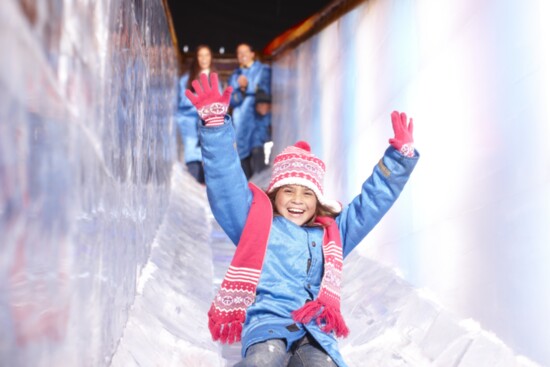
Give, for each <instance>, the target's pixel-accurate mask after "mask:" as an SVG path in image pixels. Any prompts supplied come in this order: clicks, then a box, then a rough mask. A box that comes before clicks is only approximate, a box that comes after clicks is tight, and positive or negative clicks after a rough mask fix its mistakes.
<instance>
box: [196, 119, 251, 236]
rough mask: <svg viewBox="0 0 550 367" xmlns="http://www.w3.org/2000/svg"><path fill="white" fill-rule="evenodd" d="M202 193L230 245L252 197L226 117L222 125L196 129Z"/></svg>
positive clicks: (239, 231)
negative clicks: (200, 154) (201, 163)
mask: <svg viewBox="0 0 550 367" xmlns="http://www.w3.org/2000/svg"><path fill="white" fill-rule="evenodd" d="M199 136H200V140H201V149H202V158H203V163H204V176H205V181H206V192H207V195H208V202H209V203H210V207H211V209H212V214H213V215H214V218H216V221H217V222H218V223H219V225H220V226H221V227H222V229H223V230H224V232H225V233H226V234H227V235H228V236H229V238H230V239H231V241H233V243H234V244H237V243H238V242H239V239H240V237H241V233H242V231H243V228H244V225H245V222H246V218H247V216H248V211H249V209H250V204H251V202H252V193H251V191H250V189H249V188H248V181H247V179H246V176H245V175H244V172H243V170H242V168H241V161H240V159H239V155H238V153H237V144H236V141H235V130H234V129H233V123H232V121H231V117H230V116H229V115H226V116H225V121H224V123H223V125H220V126H215V127H206V126H203V125H202V124H201V126H200V127H199Z"/></svg>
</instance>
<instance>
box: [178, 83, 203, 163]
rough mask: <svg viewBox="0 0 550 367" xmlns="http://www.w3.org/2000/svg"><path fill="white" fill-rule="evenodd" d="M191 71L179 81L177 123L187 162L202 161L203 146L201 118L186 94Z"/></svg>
mask: <svg viewBox="0 0 550 367" xmlns="http://www.w3.org/2000/svg"><path fill="white" fill-rule="evenodd" d="M188 80H189V73H185V74H183V76H182V77H181V78H180V81H179V89H178V110H177V113H176V123H177V125H178V128H179V131H180V134H181V140H182V143H183V158H184V160H185V163H189V162H195V161H199V162H200V161H202V153H201V147H200V144H199V134H198V128H199V124H200V118H199V115H198V113H197V109H196V108H195V106H193V104H192V103H191V101H190V100H189V98H187V96H186V95H185V89H186V86H187V81H188Z"/></svg>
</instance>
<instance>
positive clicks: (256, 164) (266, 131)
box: [250, 89, 271, 173]
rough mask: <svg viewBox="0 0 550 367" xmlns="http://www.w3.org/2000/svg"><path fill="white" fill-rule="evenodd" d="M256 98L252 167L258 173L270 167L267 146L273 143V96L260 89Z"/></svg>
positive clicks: (251, 156)
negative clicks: (266, 151)
mask: <svg viewBox="0 0 550 367" xmlns="http://www.w3.org/2000/svg"><path fill="white" fill-rule="evenodd" d="M255 98H256V100H255V119H256V126H255V129H254V133H253V134H252V154H251V155H250V166H251V169H252V172H254V173H258V172H261V171H263V170H264V169H266V168H267V167H268V165H267V162H266V161H267V157H266V155H265V144H266V143H267V142H270V141H271V95H270V94H268V93H266V92H265V91H264V90H263V89H258V91H257V92H256V96H255ZM258 150H261V152H258Z"/></svg>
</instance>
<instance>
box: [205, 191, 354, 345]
mask: <svg viewBox="0 0 550 367" xmlns="http://www.w3.org/2000/svg"><path fill="white" fill-rule="evenodd" d="M249 187H250V189H251V191H252V193H253V196H254V197H253V200H252V205H251V207H250V211H249V214H248V217H247V220H246V223H245V226H244V230H243V233H242V235H241V239H240V240H239V243H238V245H237V249H236V251H235V255H234V256H233V259H232V260H231V264H230V265H229V269H228V270H227V273H226V274H225V277H224V279H223V281H222V284H221V287H220V290H219V291H218V294H217V295H216V297H215V298H214V301H213V302H212V305H211V307H210V310H209V311H208V328H209V329H210V333H211V334H212V338H213V339H214V340H220V342H221V343H228V344H232V343H234V342H238V341H240V340H241V332H242V325H243V323H244V321H245V318H246V309H247V308H248V307H249V306H250V305H251V304H252V303H254V299H255V297H256V286H257V284H258V281H259V279H260V274H261V272H262V265H263V260H264V256H265V251H266V248H267V242H268V237H269V231H270V229H271V223H272V221H273V208H272V206H271V202H270V200H269V198H268V197H267V195H266V194H265V193H264V192H263V191H262V190H261V189H259V188H258V187H257V186H255V185H254V184H252V183H249ZM315 222H316V223H318V224H320V225H323V226H324V227H325V234H324V238H323V256H324V266H325V269H324V274H323V279H322V281H321V289H320V291H319V295H318V296H317V298H316V299H315V300H313V301H310V302H307V303H306V304H305V305H304V306H302V307H301V308H300V309H298V310H295V311H294V312H292V318H293V319H294V321H296V322H299V323H304V324H307V323H309V322H310V321H312V320H315V321H316V322H317V324H318V325H319V327H320V329H321V330H323V331H324V332H326V333H329V332H331V331H334V333H335V334H336V336H339V337H345V336H347V335H348V333H349V330H348V328H347V326H346V323H345V322H344V319H343V317H342V314H341V313H340V283H341V279H342V244H341V241H340V233H339V231H338V226H337V225H336V222H335V221H334V219H332V218H330V217H317V218H316V220H315Z"/></svg>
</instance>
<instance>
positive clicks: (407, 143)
mask: <svg viewBox="0 0 550 367" xmlns="http://www.w3.org/2000/svg"><path fill="white" fill-rule="evenodd" d="M391 123H392V126H393V132H394V134H395V137H394V138H393V139H390V144H391V145H392V146H393V147H394V148H395V149H397V150H398V151H399V153H401V154H402V155H404V156H405V157H413V156H414V146H413V143H414V140H413V120H412V118H411V119H409V124H408V126H407V115H406V114H405V113H404V112H401V113H399V112H398V111H393V112H392V113H391Z"/></svg>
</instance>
